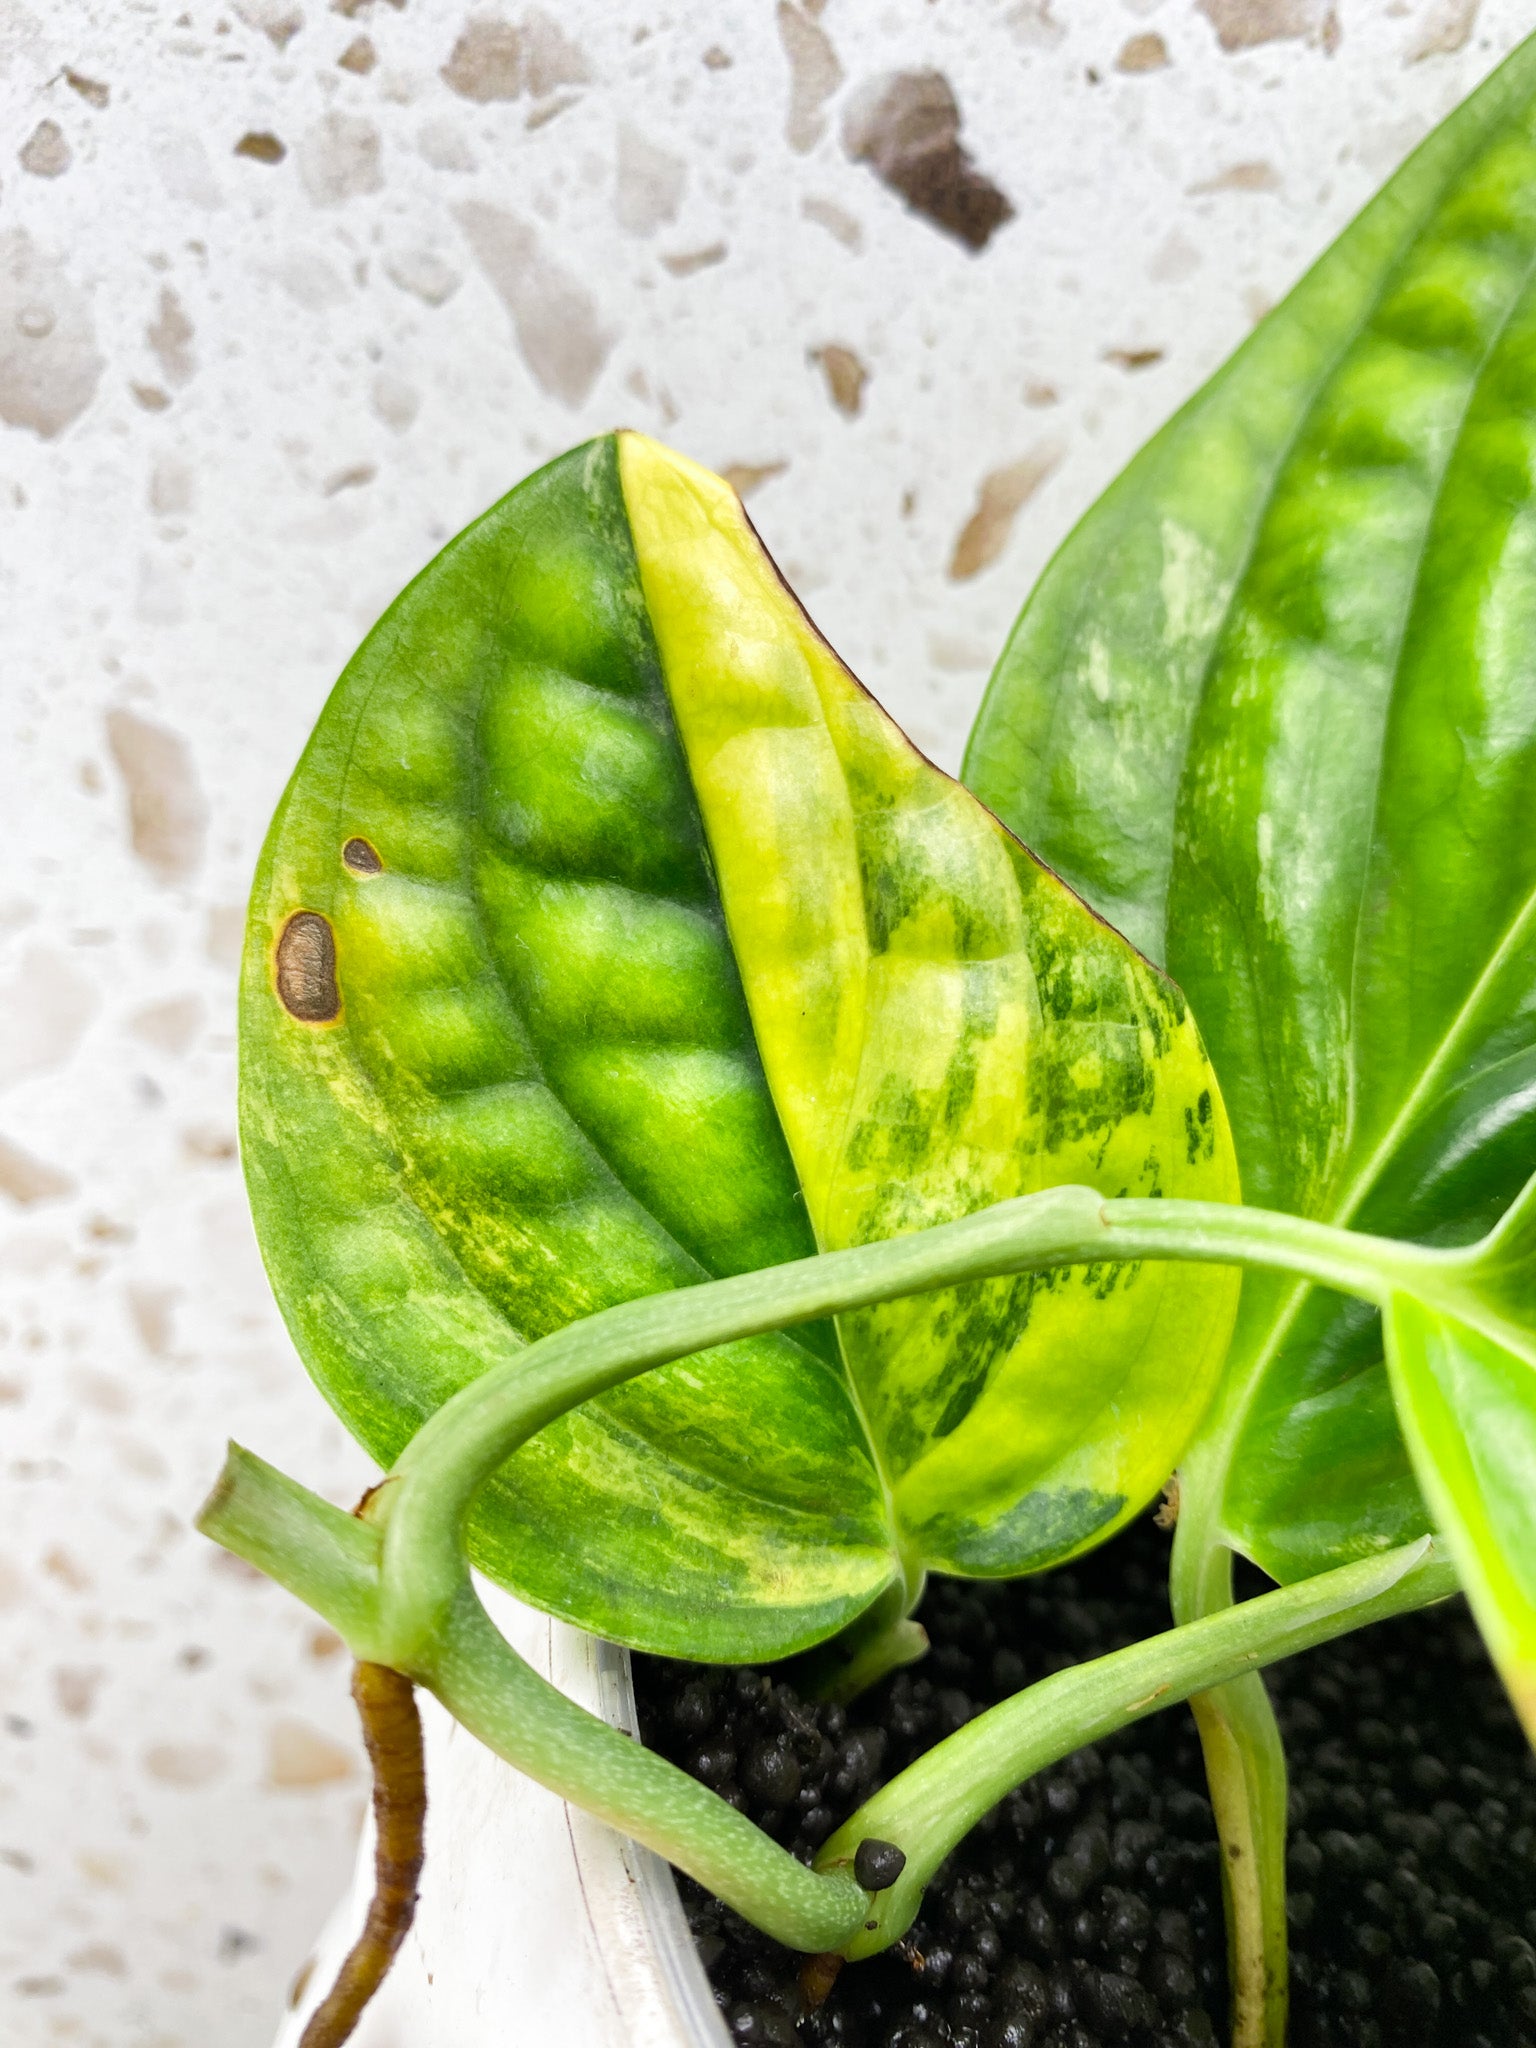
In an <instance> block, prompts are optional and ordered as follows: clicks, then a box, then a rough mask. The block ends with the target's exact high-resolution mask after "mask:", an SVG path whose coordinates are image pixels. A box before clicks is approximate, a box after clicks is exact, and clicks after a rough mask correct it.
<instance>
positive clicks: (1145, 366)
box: [1104, 348, 1166, 370]
mask: <svg viewBox="0 0 1536 2048" xmlns="http://www.w3.org/2000/svg"><path fill="white" fill-rule="evenodd" d="M1165 353H1166V351H1165V350H1163V349H1160V348H1107V349H1105V351H1104V360H1105V362H1106V363H1113V364H1114V366H1115V368H1116V369H1117V370H1150V369H1151V367H1152V365H1153V364H1154V363H1160V362H1161V361H1162V360H1163V356H1164V354H1165Z"/></svg>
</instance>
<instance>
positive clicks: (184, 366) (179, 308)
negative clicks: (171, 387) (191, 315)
mask: <svg viewBox="0 0 1536 2048" xmlns="http://www.w3.org/2000/svg"><path fill="white" fill-rule="evenodd" d="M194 331H195V330H194V328H193V326H192V322H191V321H190V320H189V319H188V318H187V311H186V308H185V307H184V306H183V305H182V303H181V300H180V299H179V298H177V296H176V294H175V292H173V291H172V290H171V288H170V286H169V285H166V286H164V287H163V288H162V290H161V293H160V308H159V311H158V312H157V313H156V315H155V317H154V319H153V320H152V321H151V322H150V323H149V325H148V327H146V328H145V330H144V339H145V340H146V341H147V342H148V343H149V345H150V347H151V349H153V351H154V353H155V358H156V360H157V362H158V363H159V365H160V368H161V370H162V372H163V373H164V376H165V380H166V382H167V383H168V384H185V383H186V382H187V381H188V380H189V378H190V377H191V375H192V372H193V371H194V370H195V369H196V367H197V363H196V359H195V358H194V356H193V354H192V337H193V333H194Z"/></svg>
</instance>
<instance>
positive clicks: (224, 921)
mask: <svg viewBox="0 0 1536 2048" xmlns="http://www.w3.org/2000/svg"><path fill="white" fill-rule="evenodd" d="M244 942H245V905H244V904H243V903H211V904H210V905H209V906H208V910H207V914H206V915H205V917H204V919H203V952H204V954H205V955H206V956H207V958H208V959H209V960H211V961H212V962H213V964H214V966H215V967H238V966H239V965H240V953H241V950H242V947H243V945H244Z"/></svg>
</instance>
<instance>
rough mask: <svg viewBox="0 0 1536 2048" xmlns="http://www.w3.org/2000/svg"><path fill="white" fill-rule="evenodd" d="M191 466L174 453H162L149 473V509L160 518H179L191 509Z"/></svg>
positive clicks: (192, 483) (192, 481) (192, 485)
mask: <svg viewBox="0 0 1536 2048" xmlns="http://www.w3.org/2000/svg"><path fill="white" fill-rule="evenodd" d="M193 487H194V480H193V475H192V470H191V466H190V465H189V464H188V463H185V462H183V461H181V460H180V458H179V457H177V456H175V455H162V456H161V457H160V459H159V460H158V461H157V462H156V464H155V466H154V468H153V469H152V470H151V471H150V473H149V509H150V511H151V512H153V513H154V514H155V515H156V517H157V518H160V519H181V518H184V517H185V516H186V514H187V513H188V512H190V511H191V510H192V493H193Z"/></svg>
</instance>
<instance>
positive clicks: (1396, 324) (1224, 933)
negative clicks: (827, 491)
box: [966, 44, 1536, 1578]
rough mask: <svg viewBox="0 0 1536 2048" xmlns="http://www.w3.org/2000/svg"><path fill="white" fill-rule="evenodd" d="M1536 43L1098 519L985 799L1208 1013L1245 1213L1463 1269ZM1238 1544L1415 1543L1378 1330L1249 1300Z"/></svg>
mask: <svg viewBox="0 0 1536 2048" xmlns="http://www.w3.org/2000/svg"><path fill="white" fill-rule="evenodd" d="M1533 99H1536V45H1533V44H1526V45H1524V46H1522V47H1521V48H1520V49H1519V50H1517V51H1516V53H1515V54H1514V55H1513V56H1512V57H1511V58H1510V59H1509V60H1508V61H1507V62H1506V63H1505V64H1504V66H1503V67H1502V68H1501V69H1500V71H1499V72H1498V73H1496V74H1495V76H1494V78H1493V79H1492V80H1491V81H1490V82H1489V83H1488V84H1487V85H1486V86H1485V87H1484V88H1483V89H1482V90H1481V91H1480V92H1479V93H1477V94H1476V95H1475V96H1474V97H1473V98H1472V99H1471V100H1470V101H1468V102H1467V103H1466V105H1465V106H1463V107H1462V108H1461V109H1460V110H1458V112H1457V113H1456V114H1454V115H1453V116H1452V117H1451V119H1450V120H1449V121H1447V122H1446V123H1445V124H1444V125H1443V126H1442V127H1441V128H1440V129H1439V130H1438V131H1437V132H1436V133H1435V135H1433V136H1432V137H1431V138H1430V140H1429V141H1428V142H1427V143H1426V144H1425V145H1424V146H1423V148H1422V149H1420V150H1419V151H1418V152H1417V153H1416V154H1415V155H1414V156H1413V157H1412V158H1410V160H1409V161H1408V163H1407V164H1406V165H1405V166H1404V168H1403V169H1402V170H1401V171H1400V172H1399V173H1398V174H1397V176H1396V177H1395V178H1394V179H1393V180H1392V181H1391V182H1390V184H1389V185H1388V186H1387V187H1386V188H1385V190H1384V191H1383V192H1382V193H1381V194H1380V195H1379V196H1378V198H1377V199H1376V200H1374V201H1373V202H1372V204H1371V205H1370V206H1369V207H1368V208H1367V209H1366V210H1365V212H1364V213H1363V214H1362V215H1361V216H1360V217H1359V219H1358V220H1357V221H1356V222H1355V223H1354V224H1353V225H1352V226H1351V227H1350V228H1349V229H1348V230H1347V231H1346V233H1345V234H1344V236H1343V237H1342V238H1341V239H1340V241H1339V242H1337V243H1336V244H1335V245H1334V247H1333V248H1332V249H1331V250H1330V251H1329V252H1328V254H1327V255H1326V256H1325V257H1324V258H1323V259H1322V261H1321V262H1320V263H1319V264H1318V265H1317V266H1316V268H1315V269H1314V270H1313V271H1312V272H1311V273H1310V274H1309V275H1308V276H1307V277H1306V278H1305V279H1304V280H1303V281H1302V283H1301V284H1300V285H1299V286H1298V287H1297V288H1296V290H1295V292H1293V293H1292V295H1291V296H1290V298H1288V299H1287V300H1286V301H1285V302H1284V304H1283V305H1281V306H1280V307H1279V308H1277V309H1276V311H1275V312H1274V313H1272V314H1271V315H1270V316H1269V317H1268V319H1267V320H1266V321H1265V322H1264V323H1263V324H1262V325H1261V326H1260V327H1259V328H1258V329H1257V330H1256V332H1255V333H1254V335H1253V336H1252V337H1251V338H1250V340H1249V341H1248V342H1247V343H1246V344H1245V345H1244V346H1243V348H1241V349H1240V350H1239V351H1238V353H1237V354H1236V356H1235V357H1234V358H1233V359H1232V361H1231V362H1230V363H1229V364H1228V366H1227V367H1226V368H1225V369H1224V370H1223V371H1221V372H1220V373H1219V374H1218V376H1217V377H1216V378H1215V379H1213V381H1212V382H1211V383H1210V384H1209V385H1208V386H1207V387H1206V388H1205V390H1204V391H1202V392H1201V393H1200V394H1199V395H1198V396H1197V397H1196V398H1195V399H1194V400H1193V401H1192V402H1191V404H1190V405H1189V406H1187V407H1186V408H1185V410H1184V411H1183V412H1182V413H1180V414H1179V415H1178V416H1177V417H1176V418H1175V419H1174V420H1173V421H1172V422H1171V423H1170V425H1169V426H1168V427H1166V428H1165V429H1164V430H1163V431H1162V433H1160V434H1159V435H1158V436H1157V437H1156V438H1155V439H1154V440H1153V441H1152V442H1151V443H1150V444H1149V446H1148V447H1147V448H1146V449H1145V450H1144V451H1143V453H1142V454H1141V455H1140V456H1139V457H1138V458H1137V460H1136V461H1135V462H1134V463H1133V464H1132V465H1131V466H1130V468H1129V469H1128V470H1127V471H1126V472H1125V474H1124V475H1123V476H1122V477H1121V478H1120V480H1119V481H1118V482H1117V483H1116V484H1115V485H1114V486H1113V487H1112V488H1111V489H1110V491H1109V492H1108V493H1107V494H1106V496H1105V497H1104V498H1103V499H1102V500H1101V501H1100V502H1099V504H1098V505H1097V506H1096V507H1095V508H1094V509H1093V510H1092V511H1091V512H1090V513H1089V514H1088V516H1087V518H1086V519H1085V520H1084V521H1083V523H1082V524H1081V525H1080V526H1079V528H1078V529H1077V531H1076V532H1075V533H1074V534H1073V535H1072V537H1071V538H1070V539H1069V540H1068V542H1067V543H1066V545H1065V547H1064V548H1063V549H1062V551H1061V553H1060V554H1059V555H1058V557H1057V558H1056V560H1055V562H1054V563H1053V564H1052V565H1051V567H1050V568H1049V569H1048V570H1047V572H1046V574H1045V577H1044V578H1043V580H1042V582H1041V584H1040V586H1039V587H1038V589H1037V590H1036V592H1035V594H1034V595H1033V597H1032V598H1031V600H1030V602H1029V604H1028V606H1027V607H1026V609H1025V612H1024V614H1023V616H1022V618H1021V619H1020V621H1019V624H1018V627H1017V628H1016V630H1015V633H1014V636H1013V638H1012V640H1011V642H1010V644H1009V647H1008V649H1007V651H1006V653H1005V655H1004V657H1003V659H1002V662H1001V663H1000V665H999V668H998V671H997V674H996V676H995V677H994V679H993V683H992V686H991V689H990V691H989V694H988V697H987V701H986V703H985V705H984V707H983V711H982V715H981V717H980V719H979V721H978V724H977V729H976V732H975V734H974V735H973V739H972V744H971V748H970V751H969V754H968V757H967V763H966V776H967V780H968V781H969V782H970V784H971V786H972V787H973V788H975V789H976V790H977V791H978V792H979V793H980V794H981V795H982V796H983V798H984V799H985V800H986V801H987V802H988V803H989V804H991V805H992V807H993V808H994V809H996V810H997V811H998V812H999V813H1000V814H1001V815H1002V816H1003V817H1004V818H1005V819H1006V820H1007V822H1008V823H1009V824H1011V825H1012V826H1013V827H1014V829H1015V830H1016V831H1018V832H1019V833H1020V834H1021V835H1022V836H1024V837H1026V838H1027V839H1028V840H1029V842H1030V843H1031V844H1032V845H1034V846H1035V847H1037V848H1038V849H1039V851H1040V852H1041V853H1042V855H1043V856H1044V857H1045V858H1046V859H1047V860H1049V861H1051V862H1052V864H1053V865H1054V866H1056V867H1057V868H1058V869H1059V870H1060V871H1061V872H1062V873H1063V874H1064V875H1065V876H1066V877H1067V879H1068V880H1069V881H1071V882H1072V883H1073V884H1074V885H1075V886H1076V887H1078V888H1079V889H1081V890H1082V891H1083V892H1084V894H1085V895H1086V896H1087V897H1088V899H1089V901H1090V902H1092V903H1094V904H1095V905H1096V906H1097V907H1098V908H1099V909H1100V910H1101V911H1102V912H1103V913H1104V914H1105V915H1106V916H1108V917H1110V918H1111V919H1113V920H1114V921H1115V922H1116V923H1117V924H1119V925H1120V926H1121V928H1122V929H1124V930H1125V931H1127V932H1128V933H1129V934H1130V935H1131V936H1132V937H1133V938H1134V939H1135V940H1136V941H1137V942H1138V943H1139V944H1141V945H1142V946H1144V947H1145V948H1146V949H1147V950H1148V951H1149V952H1150V953H1151V954H1152V956H1153V957H1154V958H1157V959H1159V960H1161V961H1163V962H1164V963H1165V964H1166V965H1167V967H1168V969H1169V971H1170V972H1171V973H1172V974H1173V975H1174V976H1175V978H1176V979H1177V980H1178V981H1179V982H1180V984H1181V986H1182V987H1183V988H1184V990H1185V992H1186V994H1187V995H1188V996H1189V999H1190V1002H1191V1004H1192V1006H1193V1009H1194V1011H1195V1014H1196V1016H1197V1017H1198V1018H1199V1019H1200V1024H1201V1028H1202V1030H1203V1032H1204V1034H1205V1037H1206V1041H1207V1044H1208V1046H1209V1047H1210V1050H1211V1053H1212V1057H1213V1059H1214V1062H1215V1065H1216V1069H1217V1072H1218V1074H1219V1075H1220V1077H1221V1082H1222V1087H1223V1090H1224V1092H1225V1095H1226V1099H1227V1105H1228V1109H1229V1111H1230V1113H1231V1116H1232V1122H1233V1129H1234V1133H1235V1136H1236V1141H1237V1151H1238V1160H1239V1165H1240V1167H1241V1171H1242V1175H1243V1185H1244V1191H1245V1196H1246V1198H1247V1199H1248V1200H1249V1201H1252V1202H1257V1203H1263V1204H1268V1205H1273V1206H1275V1207H1279V1208H1285V1209H1291V1210H1294V1211H1297V1212H1300V1213H1303V1214H1307V1215H1313V1216H1319V1217H1323V1218H1326V1219H1328V1220H1331V1221H1336V1222H1351V1223H1355V1224H1358V1225H1360V1226H1362V1227H1366V1228H1370V1229H1374V1230H1378V1231H1382V1232H1385V1233H1388V1234H1392V1235H1400V1236H1419V1237H1427V1238H1438V1239H1442V1240H1446V1241H1460V1240H1464V1239H1470V1238H1471V1237H1473V1236H1475V1235H1477V1234H1478V1233H1479V1232H1480V1231H1481V1230H1482V1229H1483V1228H1484V1227H1486V1226H1487V1225H1488V1224H1489V1223H1491V1222H1492V1220H1493V1218H1494V1217H1495V1216H1496V1215H1497V1214H1498V1213H1499V1212H1500V1211H1501V1210H1502V1209H1503V1207H1504V1206H1505V1205H1506V1204H1507V1203H1508V1202H1509V1201H1510V1200H1511V1199H1512V1198H1513V1196H1514V1195H1515V1193H1516V1192H1517V1191H1518V1189H1519V1188H1520V1186H1521V1185H1522V1183H1523V1182H1524V1180H1525V1178H1526V1176H1527V1175H1528V1173H1529V1172H1530V1170H1531V1166H1532V1164H1533V1161H1536V950H1533V947H1532V944H1531V940H1532V935H1533V934H1532V918H1533V903H1536V895H1533V890H1536V838H1533V837H1532V834H1531V832H1530V830H1529V817H1530V814H1531V810H1532V806H1533V801H1536V665H1533V663H1532V660H1531V654H1530V650H1531V647H1532V645H1533V644H1536V498H1533V481H1536V107H1533ZM1255 1361H1257V1362H1258V1363H1259V1365H1260V1367H1261V1372H1260V1375H1259V1380H1258V1387H1257V1393H1256V1396H1255V1398H1254V1400H1253V1402H1252V1405H1251V1408H1250V1409H1249V1411H1248V1413H1247V1414H1246V1417H1245V1418H1244V1419H1243V1422H1242V1426H1241V1428H1240V1430H1239V1431H1238V1432H1237V1447H1236V1455H1235V1458H1234V1461H1233V1464H1232V1468H1231V1472H1230V1476H1229V1481H1228V1486H1227V1494H1226V1514H1225V1520H1226V1524H1227V1533H1228V1534H1229V1535H1230V1537H1231V1538H1232V1540H1233V1541H1234V1542H1235V1543H1236V1544H1237V1545H1238V1546H1239V1547H1240V1548H1243V1549H1245V1550H1247V1551H1248V1552H1249V1553H1250V1554H1252V1555H1253V1556H1255V1557H1257V1558H1258V1560H1259V1561H1260V1562H1261V1563H1262V1564H1264V1565H1265V1566H1266V1567H1267V1568H1268V1569H1269V1570H1270V1571H1272V1572H1274V1573H1275V1574H1276V1575H1277V1576H1279V1577H1281V1578H1291V1577H1296V1576H1299V1575H1302V1574H1305V1573H1307V1572H1310V1571H1313V1570H1316V1569H1320V1568H1322V1567H1323V1566H1325V1565H1327V1564H1329V1563H1333V1562H1338V1561H1340V1559H1342V1558H1344V1557H1346V1556H1348V1555H1351V1554H1354V1553H1355V1552H1356V1551H1358V1550H1359V1549H1361V1548H1373V1547H1377V1546H1379V1545H1384V1544H1386V1543H1395V1542H1400V1541H1403V1540H1406V1539H1408V1538H1409V1537H1411V1536H1413V1535H1414V1534H1416V1533H1418V1532H1419V1531H1420V1530H1421V1529H1422V1528H1423V1526H1424V1507H1423V1502H1422V1500H1421V1498H1420V1495H1419V1492H1418V1489H1417V1488H1416V1486H1415V1484H1414V1481H1413V1477H1412V1474H1411V1472H1410V1469H1409V1463H1408V1460H1407V1457H1406V1454H1405V1451H1404V1447H1403V1444H1402V1440H1401V1436H1400V1434H1399V1432H1398V1429H1397V1426H1396V1423H1395V1421H1394V1419H1393V1412H1392V1403H1391V1400H1390V1396H1389V1390H1388V1386H1387V1383H1386V1376H1385V1374H1384V1372H1383V1370H1382V1338H1381V1328H1380V1321H1379V1318H1377V1317H1376V1316H1374V1315H1373V1314H1371V1313H1368V1312H1366V1311H1364V1310H1361V1309H1359V1308H1358V1307H1356V1306H1355V1305H1353V1304H1349V1303H1343V1302H1341V1301H1340V1300H1339V1299H1338V1298H1337V1297H1334V1296H1332V1295H1328V1294H1324V1293H1317V1292H1313V1291H1310V1290H1307V1289H1300V1288H1295V1287H1292V1286H1289V1285H1287V1284H1285V1283H1283V1282H1281V1281H1279V1280H1268V1279H1263V1278H1258V1277H1251V1278H1250V1279H1249V1280H1248V1282H1247V1283H1245V1288H1244V1295H1243V1305H1242V1310H1241V1314H1240V1320H1239V1330H1238V1337H1237V1340H1236V1345H1235V1349H1234V1356H1233V1369H1234V1372H1240V1371H1241V1370H1242V1369H1243V1367H1244V1366H1246V1365H1248V1364H1250V1363H1252V1362H1255Z"/></svg>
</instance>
